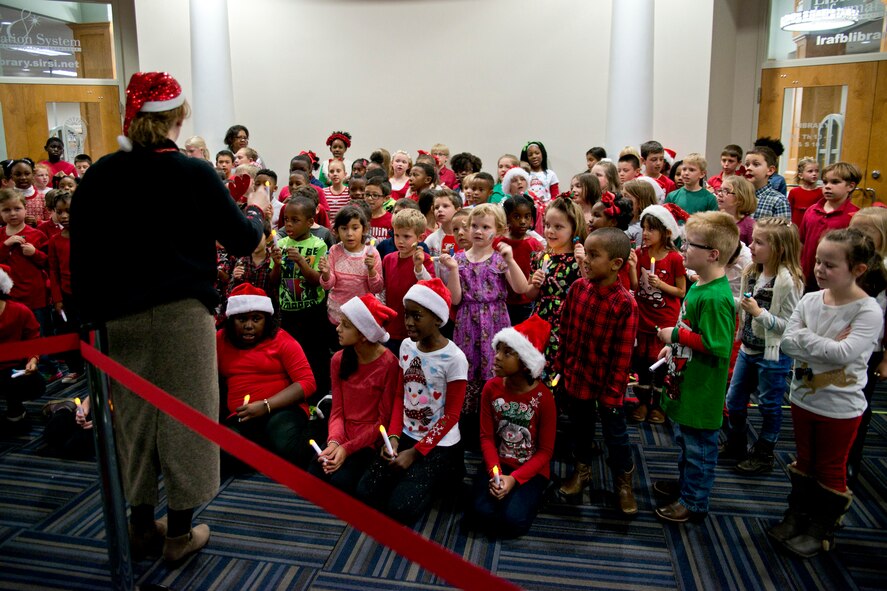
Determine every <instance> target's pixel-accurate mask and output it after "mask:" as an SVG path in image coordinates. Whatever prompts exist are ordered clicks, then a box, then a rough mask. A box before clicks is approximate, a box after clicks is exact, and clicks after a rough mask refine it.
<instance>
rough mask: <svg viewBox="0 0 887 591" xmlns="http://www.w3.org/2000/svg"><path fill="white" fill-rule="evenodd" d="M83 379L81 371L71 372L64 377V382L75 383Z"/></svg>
mask: <svg viewBox="0 0 887 591" xmlns="http://www.w3.org/2000/svg"><path fill="white" fill-rule="evenodd" d="M82 379H83V374H81V373H69V374H68V375H66V376H65V377H63V378H62V383H63V384H74V383H77V382H79V381H80V380H82Z"/></svg>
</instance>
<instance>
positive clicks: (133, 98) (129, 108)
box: [117, 72, 185, 152]
mask: <svg viewBox="0 0 887 591" xmlns="http://www.w3.org/2000/svg"><path fill="white" fill-rule="evenodd" d="M183 104H185V93H184V92H182V86H181V85H180V84H179V83H178V81H177V80H176V79H175V78H173V77H172V76H170V75H169V74H167V73H166V72H136V73H135V74H133V75H132V78H130V79H129V85H128V86H127V87H126V115H125V116H124V118H123V135H121V136H118V137H117V143H119V144H120V148H121V149H122V150H124V151H126V152H129V151H131V150H132V140H130V139H129V138H128V137H127V136H128V135H129V125H130V124H131V123H132V120H133V119H134V118H135V116H136V115H138V114H139V113H162V112H163V111H172V110H173V109H175V108H177V107H181V106H182V105H183Z"/></svg>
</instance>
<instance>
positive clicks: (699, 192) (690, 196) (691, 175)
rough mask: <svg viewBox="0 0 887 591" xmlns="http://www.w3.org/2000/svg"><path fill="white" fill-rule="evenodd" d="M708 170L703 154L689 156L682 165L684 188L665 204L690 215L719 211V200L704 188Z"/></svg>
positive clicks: (666, 200) (675, 192)
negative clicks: (674, 206)
mask: <svg viewBox="0 0 887 591" xmlns="http://www.w3.org/2000/svg"><path fill="white" fill-rule="evenodd" d="M706 168H708V164H707V163H706V162H705V158H703V157H702V155H701V154H696V153H695V152H694V153H693V154H687V157H686V158H684V160H683V163H682V164H681V180H682V181H684V186H683V187H681V188H680V189H678V190H677V191H672V192H671V193H669V194H668V195H667V196H666V198H665V202H666V203H674V204H675V205H677V206H678V207H680V208H681V209H683V210H684V211H686V212H687V213H689V214H690V215H693V214H694V213H698V212H700V211H717V210H718V200H717V198H716V197H715V196H714V194H713V193H711V192H709V191H708V190H707V189H704V188H702V182H703V181H704V180H705V174H706ZM734 223H735V222H734ZM731 254H732V253H731Z"/></svg>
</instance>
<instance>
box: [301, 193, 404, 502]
mask: <svg viewBox="0 0 887 591" xmlns="http://www.w3.org/2000/svg"><path fill="white" fill-rule="evenodd" d="M343 211H344V210H343ZM340 213H341V212H340ZM339 313H340V320H339V326H338V327H337V328H336V333H337V334H338V336H339V345H340V346H341V347H342V350H341V351H337V352H336V354H335V355H333V361H332V366H331V368H330V377H331V378H332V381H333V405H332V410H331V411H330V423H329V434H328V435H327V444H326V449H324V450H323V453H321V454H320V455H319V456H318V457H317V461H315V462H311V464H310V466H309V469H308V471H309V472H311V474H313V475H315V476H317V477H318V478H322V479H324V480H326V481H327V482H329V483H330V484H332V485H333V486H335V487H336V488H340V489H342V490H344V491H346V492H348V493H349V494H354V490H355V489H356V488H357V482H358V481H359V480H360V477H361V476H363V473H364V471H366V469H367V468H368V467H369V465H370V464H371V463H372V461H373V459H374V458H375V455H376V450H378V449H379V445H380V443H381V440H380V438H379V426H380V425H384V426H386V427H387V426H388V425H389V424H390V423H391V412H392V408H393V406H394V398H395V396H402V392H403V383H402V380H403V372H402V371H401V370H400V366H399V365H398V363H397V357H395V356H394V353H392V352H391V351H389V350H388V349H387V348H385V345H383V344H382V343H384V342H386V341H388V337H389V335H388V333H387V332H386V331H385V328H383V327H384V326H385V325H386V324H387V323H388V321H389V320H392V319H394V318H395V317H396V316H397V312H395V311H394V310H392V309H391V308H388V307H386V306H383V305H382V303H381V302H379V300H377V299H376V297H375V296H374V295H372V294H364V295H362V296H354V297H353V298H351V299H350V300H348V301H347V302H345V303H344V304H343V305H342V306H341V308H340V309H339Z"/></svg>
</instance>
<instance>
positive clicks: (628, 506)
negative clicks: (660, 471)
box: [613, 466, 638, 515]
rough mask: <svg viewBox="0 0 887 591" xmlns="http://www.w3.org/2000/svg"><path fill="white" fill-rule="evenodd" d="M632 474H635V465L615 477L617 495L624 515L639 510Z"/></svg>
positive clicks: (633, 513) (632, 513)
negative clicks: (635, 498) (632, 488)
mask: <svg viewBox="0 0 887 591" xmlns="http://www.w3.org/2000/svg"><path fill="white" fill-rule="evenodd" d="M632 476H634V466H632V468H631V470H629V471H628V472H623V473H622V474H616V475H615V477H614V479H613V480H614V482H615V484H616V496H617V497H618V499H619V510H620V511H622V514H623V515H635V514H636V513H637V512H638V504H637V501H635V500H634V492H633V491H632V490H631V480H632Z"/></svg>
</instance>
